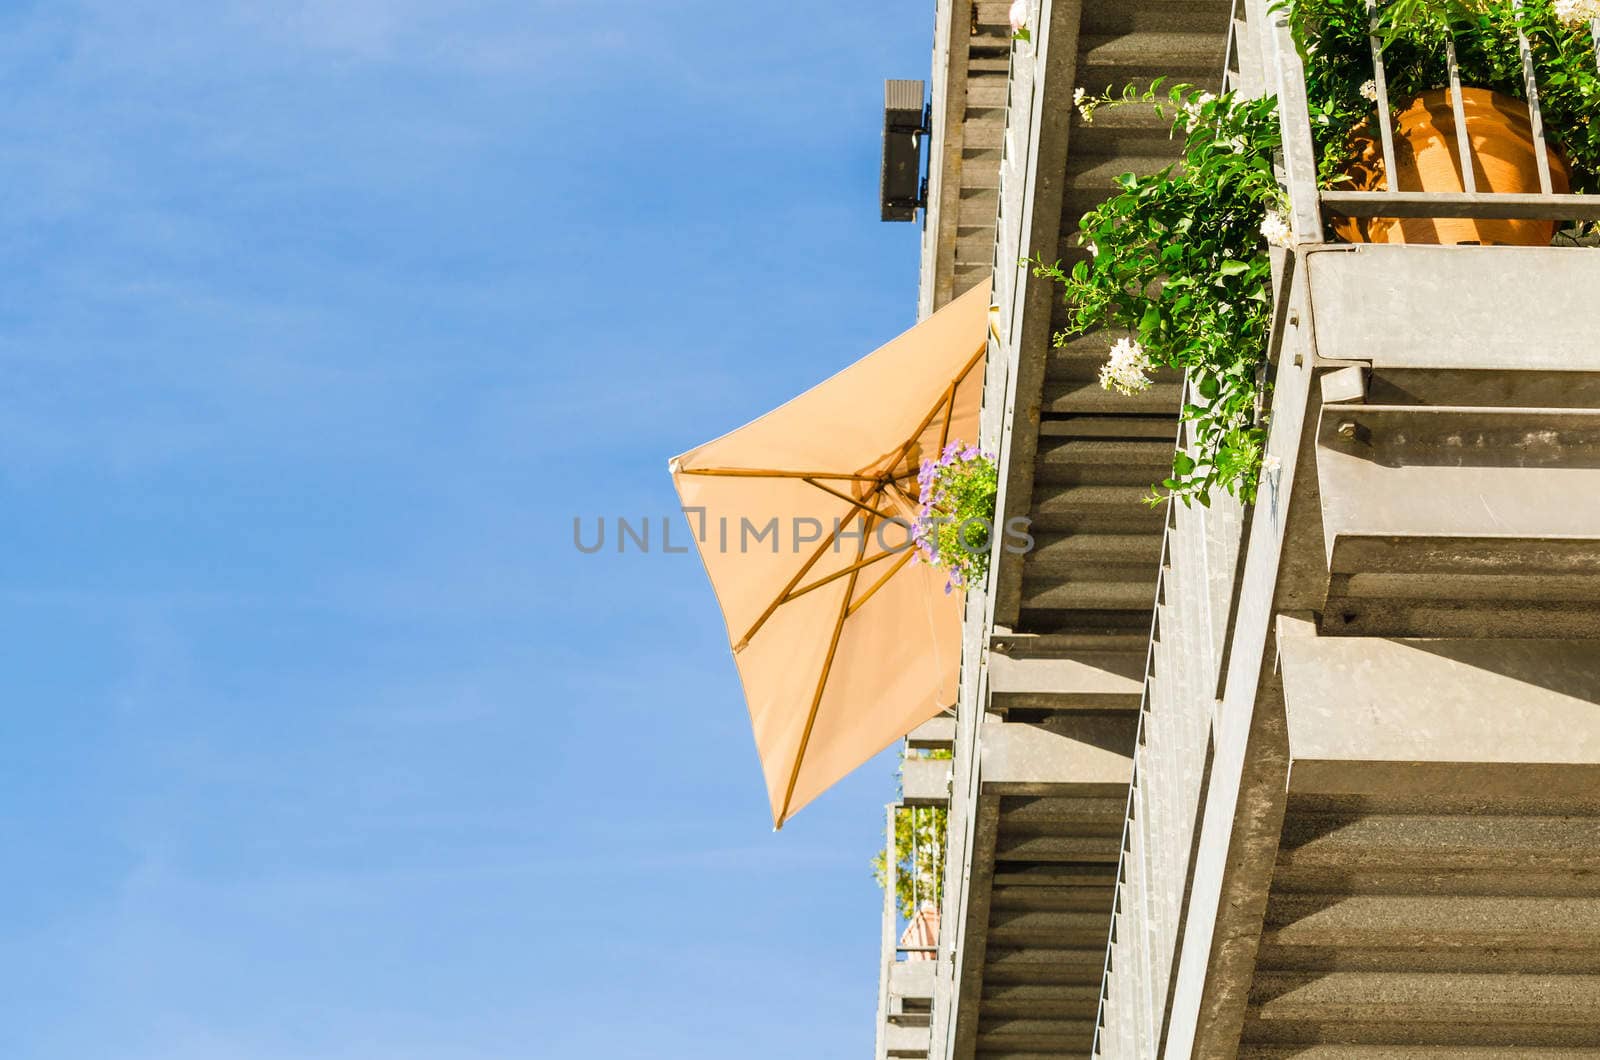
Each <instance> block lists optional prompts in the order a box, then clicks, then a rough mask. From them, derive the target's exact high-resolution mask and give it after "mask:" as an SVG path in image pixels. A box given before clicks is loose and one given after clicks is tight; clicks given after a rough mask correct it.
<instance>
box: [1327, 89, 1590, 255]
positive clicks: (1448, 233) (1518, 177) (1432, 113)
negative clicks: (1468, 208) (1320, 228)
mask: <svg viewBox="0 0 1600 1060" xmlns="http://www.w3.org/2000/svg"><path fill="white" fill-rule="evenodd" d="M1461 107H1462V110H1463V111H1464V112H1465V113H1466V119H1467V132H1468V134H1469V135H1470V136H1471V138H1472V167H1473V168H1472V172H1473V176H1474V178H1475V179H1476V180H1477V184H1478V190H1479V191H1481V192H1502V193H1511V192H1521V193H1535V194H1536V193H1538V191H1539V169H1538V163H1537V161H1536V160H1535V158H1534V148H1533V128H1532V125H1531V124H1530V123H1529V120H1528V105H1527V104H1526V103H1523V102H1522V101H1521V100H1517V99H1513V98H1512V97H1510V96H1506V95H1502V94H1500V93H1499V92H1491V91H1489V90H1488V89H1485V88H1463V89H1462V90H1461ZM1376 132H1377V130H1376V127H1374V128H1373V130H1372V135H1368V134H1367V133H1366V132H1363V133H1360V134H1358V135H1357V136H1356V137H1355V138H1354V146H1355V148H1356V151H1357V158H1356V160H1355V161H1354V162H1353V163H1351V165H1350V166H1349V167H1348V168H1347V169H1346V171H1345V172H1346V174H1347V175H1348V176H1349V177H1350V178H1351V181H1350V183H1349V184H1345V185H1341V187H1342V188H1343V189H1348V190H1351V191H1382V190H1384V189H1385V188H1386V187H1387V184H1386V182H1385V180H1384V172H1383V149H1382V147H1381V145H1380V144H1379V142H1378V140H1377V138H1376ZM1394 150H1395V155H1396V156H1397V158H1396V160H1395V161H1396V165H1395V168H1396V169H1397V170H1398V171H1399V174H1398V175H1399V189H1400V190H1401V191H1444V192H1460V191H1464V190H1465V188H1464V187H1463V186H1462V182H1461V156H1460V154H1459V149H1458V147H1457V144H1456V119H1455V109H1454V107H1453V106H1452V105H1451V99H1450V92H1449V90H1448V89H1438V90H1436V91H1433V92H1424V93H1423V94H1422V95H1420V96H1418V97H1417V98H1416V99H1414V100H1412V101H1411V103H1410V104H1409V105H1407V106H1406V107H1405V108H1404V109H1402V110H1401V111H1400V112H1399V113H1398V114H1396V115H1395V124H1394ZM1546 154H1547V156H1548V158H1549V160H1550V184H1551V190H1552V191H1554V192H1556V193H1557V194H1565V193H1566V192H1567V191H1569V190H1571V184H1570V181H1569V179H1568V174H1567V164H1566V163H1565V162H1564V161H1562V159H1561V157H1560V156H1559V155H1558V154H1556V152H1555V151H1554V150H1553V149H1551V148H1549V147H1546ZM1555 229H1556V226H1555V222H1554V221H1477V220H1473V219H1471V218H1465V217H1459V218H1457V217H1452V218H1441V219H1438V220H1434V219H1430V218H1407V219H1405V220H1398V219H1395V218H1388V217H1374V218H1367V219H1356V218H1349V217H1342V218H1338V219H1336V220H1335V222H1334V226H1333V230H1334V232H1335V233H1337V234H1338V235H1339V237H1340V238H1342V239H1347V240H1349V241H1350V242H1352V243H1482V244H1486V245H1487V244H1491V243H1507V244H1514V245H1518V246H1541V247H1542V246H1548V245H1549V243H1550V238H1551V237H1552V236H1553V235H1555Z"/></svg>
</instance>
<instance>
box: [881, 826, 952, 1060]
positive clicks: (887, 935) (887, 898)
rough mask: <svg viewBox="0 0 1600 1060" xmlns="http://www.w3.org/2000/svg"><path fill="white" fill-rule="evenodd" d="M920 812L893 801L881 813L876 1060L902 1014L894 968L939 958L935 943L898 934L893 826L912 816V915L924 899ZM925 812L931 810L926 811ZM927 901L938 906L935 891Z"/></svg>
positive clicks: (897, 854)
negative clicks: (924, 943)
mask: <svg viewBox="0 0 1600 1060" xmlns="http://www.w3.org/2000/svg"><path fill="white" fill-rule="evenodd" d="M919 812H921V810H920V808H919V807H916V806H906V805H904V804H902V803H898V802H892V803H889V805H888V806H887V807H886V808H885V814H884V816H885V818H886V820H885V826H884V847H883V851H884V870H885V871H884V888H883V925H882V936H881V942H880V947H881V949H880V953H881V954H882V957H881V961H880V965H879V969H878V972H879V975H878V1022H877V1037H876V1042H875V1045H874V1048H873V1056H874V1057H877V1058H878V1060H885V1058H886V1057H887V1056H888V1036H889V1027H890V1025H891V1024H893V1023H895V1022H896V1020H897V1018H898V1017H900V1016H902V1015H904V1013H901V1012H897V1011H895V1001H896V1000H897V999H896V998H895V997H894V995H893V992H892V989H891V987H892V985H893V984H892V980H893V978H894V968H895V965H897V964H900V963H903V962H904V961H906V960H907V959H913V960H925V961H929V962H930V963H931V962H932V961H934V960H935V958H936V957H937V955H938V946H937V944H935V945H932V946H916V945H905V944H904V943H903V941H902V934H901V926H900V891H899V886H898V875H899V871H900V868H899V866H900V849H899V837H898V836H897V834H896V826H897V825H898V823H899V815H900V814H902V813H909V814H911V815H912V827H911V859H912V860H911V863H912V866H913V872H912V881H911V886H912V892H911V893H912V910H913V912H916V911H917V910H918V909H920V908H921V903H922V899H923V896H922V894H921V893H920V891H919V882H920V879H919V877H920V873H918V872H917V871H915V866H917V865H919V864H921V861H920V860H919V856H920V854H921V851H920V850H919V833H920V832H921V829H920V828H918V827H917V820H916V815H917V814H918V813H919ZM926 812H932V811H931V810H929V811H926ZM935 860H936V861H937V860H938V858H937V857H936V858H935ZM928 899H929V900H930V901H933V902H934V903H935V905H936V907H937V905H938V902H939V896H938V895H937V892H936V891H935V892H934V893H932V894H930V895H929V896H928ZM930 1000H931V999H930ZM930 1015H931V1013H930Z"/></svg>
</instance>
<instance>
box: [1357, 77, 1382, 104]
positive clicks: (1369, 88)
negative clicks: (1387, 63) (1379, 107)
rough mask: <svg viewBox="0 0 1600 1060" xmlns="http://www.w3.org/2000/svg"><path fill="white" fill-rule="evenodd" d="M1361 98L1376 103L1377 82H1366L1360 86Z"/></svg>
mask: <svg viewBox="0 0 1600 1060" xmlns="http://www.w3.org/2000/svg"><path fill="white" fill-rule="evenodd" d="M1361 98H1362V99H1365V100H1368V101H1369V102H1372V103H1376V102H1378V82H1376V81H1368V82H1366V84H1364V85H1362V86H1361Z"/></svg>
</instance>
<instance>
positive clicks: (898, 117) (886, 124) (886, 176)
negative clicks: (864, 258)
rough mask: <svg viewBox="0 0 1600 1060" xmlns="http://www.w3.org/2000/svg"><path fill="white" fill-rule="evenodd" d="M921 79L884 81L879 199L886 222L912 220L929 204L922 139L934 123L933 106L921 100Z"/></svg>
mask: <svg viewBox="0 0 1600 1060" xmlns="http://www.w3.org/2000/svg"><path fill="white" fill-rule="evenodd" d="M922 91H923V83H922V82H921V81H885V82H884V83H883V173H882V175H881V177H880V178H879V181H878V201H879V205H880V206H882V208H883V219H884V220H885V221H915V220H916V219H917V211H918V210H919V209H922V208H923V207H925V206H927V205H928V182H927V181H926V180H924V179H923V178H922V140H923V137H924V136H926V135H927V133H928V131H929V129H931V128H932V126H933V120H932V119H933V113H932V112H933V108H932V106H931V105H929V106H924V104H923V102H922Z"/></svg>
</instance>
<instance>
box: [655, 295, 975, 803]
mask: <svg viewBox="0 0 1600 1060" xmlns="http://www.w3.org/2000/svg"><path fill="white" fill-rule="evenodd" d="M988 309H989V298H988V289H987V286H980V287H978V288H974V289H973V290H971V291H969V292H967V293H966V294H964V295H962V296H961V297H960V298H958V299H956V300H955V301H953V302H951V303H950V304H949V305H947V306H945V307H944V308H943V309H941V310H939V311H938V312H937V313H935V314H933V315H932V316H930V317H929V318H928V319H926V320H924V321H923V322H922V323H921V324H918V325H917V326H916V327H914V328H912V329H911V330H910V331H907V332H905V333H904V334H902V335H901V336H900V337H899V338H897V339H895V340H894V341H892V342H890V343H889V344H888V345H886V346H883V347H881V348H879V349H878V350H876V351H874V352H873V353H871V354H869V355H867V356H866V357H864V358H863V359H861V360H860V361H857V362H856V363H855V364H853V365H851V366H850V367H848V368H846V369H845V370H844V371H842V372H840V373H839V374H838V375H835V376H834V377H833V378H831V379H829V380H827V381H826V382H824V383H821V384H819V385H818V386H816V387H813V388H812V389H811V390H808V391H806V392H805V393H804V394H801V395H800V396H799V397H797V398H795V399H794V400H792V401H790V402H788V403H787V404H785V405H783V406H782V407H780V408H777V409H775V410H773V411H772V412H769V413H767V414H766V415H765V416H763V417H761V418H760V419H758V420H756V421H755V422H753V423H750V424H748V425H746V426H744V427H741V428H739V429H738V430H736V431H734V432H733V433H731V434H726V435H723V436H722V437H721V438H718V439H717V440H716V441H713V442H707V443H706V444H705V445H702V446H700V447H699V448H696V449H692V450H690V451H689V452H687V453H685V454H683V455H682V456H680V457H678V458H677V459H675V460H673V461H672V462H671V464H670V465H669V466H670V468H671V470H672V477H673V482H674V484H675V485H676V486H677V489H678V495H679V497H680V498H682V501H683V506H684V510H685V512H686V513H688V515H689V523H690V527H691V529H692V530H693V531H694V532H695V538H696V541H697V544H698V546H699V550H700V558H701V559H702V560H703V561H704V562H705V567H706V573H707V575H709V577H710V579H711V586H712V588H713V589H714V590H715V591H716V594H717V600H718V602H719V603H720V604H721V606H722V615H723V619H724V621H725V622H726V623H727V627H728V641H729V643H730V644H731V645H732V646H733V654H734V660H735V662H736V663H737V664H738V668H739V677H740V680H741V681H742V682H743V684H744V693H745V699H746V701H747V702H748V704H749V707H750V721H751V724H752V726H753V727H754V728H755V737H756V749H757V751H758V752H759V753H760V755H761V764H762V768H763V770H764V771H765V773H766V780H767V794H768V797H769V798H770V799H771V802H772V817H773V823H774V824H775V825H776V826H778V827H780V828H781V827H782V826H783V823H784V822H785V821H786V820H788V819H789V818H790V817H792V816H793V815H794V814H795V813H796V812H797V811H798V810H799V809H800V808H801V807H803V806H805V805H806V804H807V803H809V802H810V801H811V800H812V799H814V798H816V797H817V795H819V794H821V793H822V792H823V791H824V790H826V789H827V788H828V787H829V786H831V785H832V784H834V783H835V782H836V781H838V780H839V779H840V778H842V777H843V776H844V775H845V774H847V773H849V772H850V771H851V770H853V769H855V768H856V767H857V766H859V765H861V764H862V763H863V762H865V761H867V760H868V759H869V758H871V757H872V756H873V755H875V754H877V753H878V752H879V751H881V750H883V749H884V748H885V747H887V746H889V745H890V744H891V743H893V742H894V741H895V740H897V739H899V738H900V737H902V736H904V735H905V734H906V733H908V732H910V731H911V730H912V729H913V728H915V727H916V726H918V725H920V724H921V723H922V722H924V721H926V720H927V719H929V718H931V717H932V716H933V715H935V714H937V713H938V712H939V711H940V710H941V709H943V708H945V707H948V706H950V705H951V704H953V703H954V702H955V695H956V680H957V676H958V675H957V668H958V665H959V661H960V642H961V629H960V624H961V611H960V603H961V598H960V595H959V594H947V593H946V592H945V589H944V583H945V576H944V574H943V573H942V572H940V571H938V570H936V569H934V568H932V567H930V566H928V565H926V564H923V563H920V562H913V556H914V555H915V552H914V550H913V549H912V548H911V547H910V525H911V523H912V522H913V521H914V520H915V518H916V502H917V472H918V469H919V467H920V465H921V462H922V460H923V458H924V457H925V456H929V457H931V456H935V455H936V454H937V453H938V452H939V451H940V450H942V449H943V448H944V447H945V446H946V445H947V444H948V443H950V442H954V441H962V442H967V443H972V442H976V441H977V426H978V405H979V401H980V398H981V392H982V387H983V371H982V367H981V366H982V364H983V355H984V351H985V349H986V347H987V343H988V315H989V314H988Z"/></svg>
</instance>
